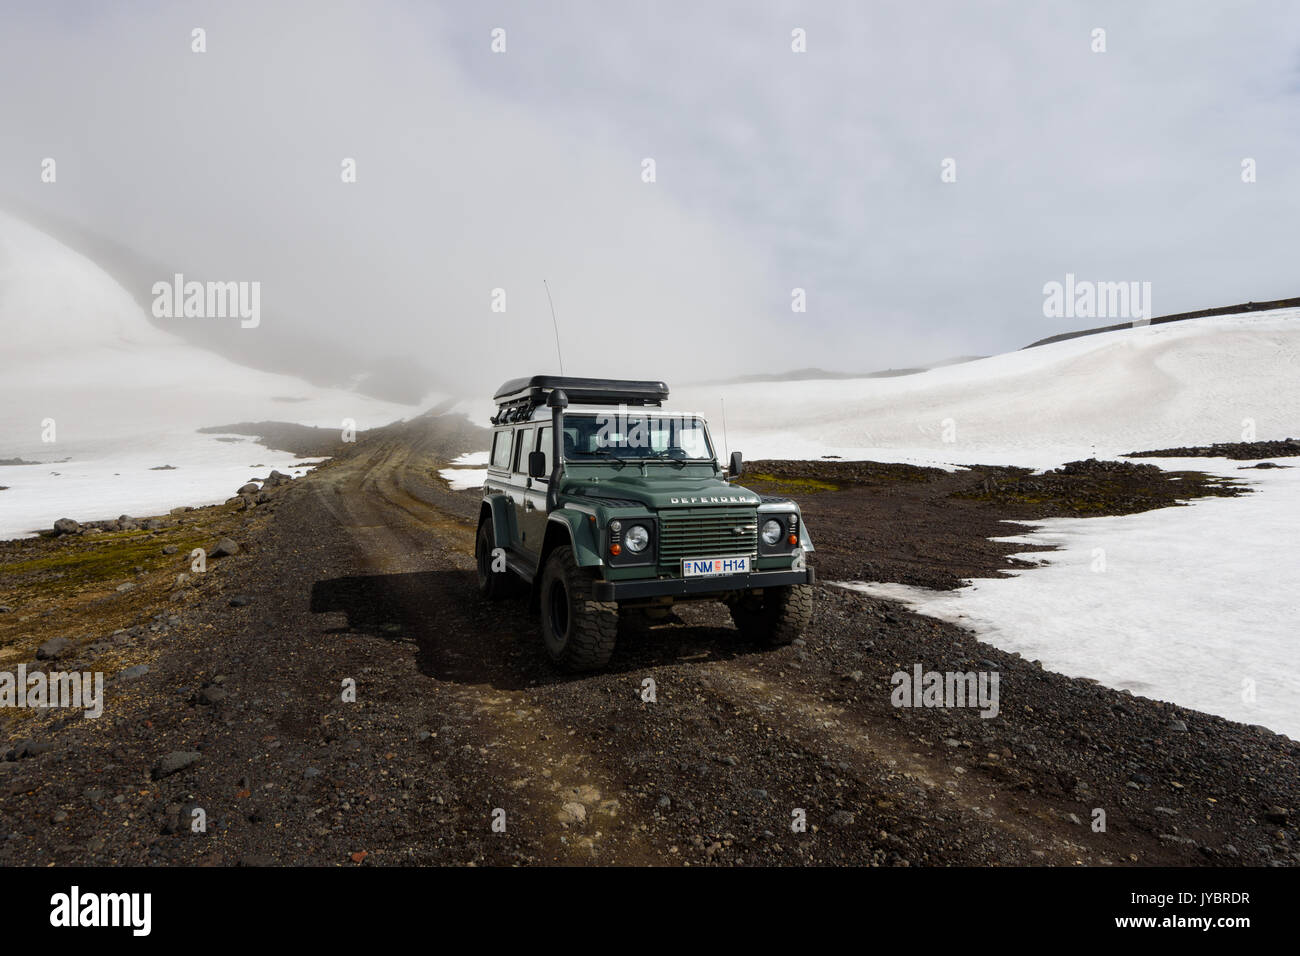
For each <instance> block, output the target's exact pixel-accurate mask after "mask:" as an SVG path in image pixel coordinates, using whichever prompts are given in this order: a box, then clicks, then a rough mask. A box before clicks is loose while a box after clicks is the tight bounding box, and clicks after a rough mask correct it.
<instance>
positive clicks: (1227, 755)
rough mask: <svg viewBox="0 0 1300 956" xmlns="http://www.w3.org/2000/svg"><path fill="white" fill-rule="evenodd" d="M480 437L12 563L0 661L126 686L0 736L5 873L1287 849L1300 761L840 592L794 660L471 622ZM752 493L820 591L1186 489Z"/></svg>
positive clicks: (502, 617) (435, 440)
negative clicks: (787, 533) (807, 531)
mask: <svg viewBox="0 0 1300 956" xmlns="http://www.w3.org/2000/svg"><path fill="white" fill-rule="evenodd" d="M483 444H484V442H483V438H482V434H481V432H480V431H479V430H477V429H474V428H472V427H471V426H468V425H466V424H464V423H463V422H462V421H460V420H457V419H451V418H447V417H441V418H440V417H437V416H430V417H427V418H424V419H418V420H416V421H414V422H412V423H408V424H405V425H402V426H396V427H393V428H390V429H384V430H380V431H378V432H376V433H372V434H370V435H367V436H365V437H364V438H363V440H362V441H360V442H358V443H357V444H356V445H355V446H352V447H350V448H349V449H347V450H346V452H345V454H344V455H343V456H342V457H339V458H337V459H335V460H334V461H331V462H330V463H328V464H326V465H324V466H322V467H321V468H319V469H317V470H316V471H315V472H313V473H312V474H310V475H309V476H307V477H305V478H303V479H299V480H296V481H292V482H285V483H277V482H272V484H271V486H270V487H267V486H266V485H265V484H264V483H262V482H255V483H254V484H255V485H256V486H257V487H256V488H245V489H241V490H242V491H243V494H242V495H241V496H239V497H237V498H234V499H232V500H231V501H230V502H229V503H227V504H226V505H223V506H217V507H214V508H205V509H198V510H195V511H189V512H181V513H180V514H173V515H167V516H160V517H158V518H157V519H156V520H157V521H158V522H160V523H161V524H160V525H159V526H153V527H150V526H148V522H143V523H142V522H140V521H139V520H138V519H128V521H127V522H126V525H127V527H123V522H121V521H119V522H118V527H117V529H116V530H114V529H112V528H101V529H97V530H96V531H87V530H85V529H84V527H81V528H76V529H74V528H71V527H68V528H66V529H65V530H66V532H67V533H65V534H62V535H58V536H55V535H53V534H52V535H51V536H49V537H47V538H41V539H33V540H30V541H21V542H9V543H5V544H4V545H2V546H0V579H2V580H3V584H2V585H0V605H4V606H5V610H4V611H3V612H0V651H2V652H3V654H4V657H3V659H0V669H7V670H13V669H15V668H16V667H17V666H18V665H19V664H22V665H24V666H26V667H27V668H29V669H38V668H39V669H46V670H52V669H55V668H57V669H60V670H72V669H77V670H102V671H103V672H104V673H105V675H106V677H107V679H108V680H107V684H106V687H105V696H106V702H105V708H104V714H103V716H101V717H99V718H96V719H89V718H86V717H82V716H79V715H78V712H75V711H67V710H48V711H39V710H30V709H28V710H22V711H19V710H14V709H8V710H5V711H0V720H3V721H4V723H3V725H2V727H3V740H4V741H5V742H4V743H0V753H2V752H4V751H6V750H7V751H8V754H7V756H8V757H9V758H10V759H7V760H4V761H0V862H3V863H5V864H11V865H12V864H21V865H39V866H45V865H49V864H70V863H96V864H108V863H113V864H121V863H157V864H186V865H232V864H244V865H262V864H319V865H343V866H370V865H386V864H400V863H415V864H497V865H502V864H516V863H575V864H577V863H591V862H596V863H605V864H681V865H734V864H741V865H744V864H861V865H893V866H901V865H935V864H978V865H1020V864H1057V865H1076V864H1090V865H1112V864H1175V865H1184V864H1200V863H1221V864H1224V863H1226V864H1237V863H1240V864H1252V865H1260V864H1294V863H1296V862H1297V861H1298V860H1300V854H1297V849H1296V836H1297V834H1296V817H1295V813H1296V808H1297V806H1298V800H1297V798H1298V796H1300V774H1298V773H1297V771H1298V770H1300V745H1297V744H1296V743H1294V742H1292V741H1290V740H1288V739H1286V738H1284V737H1280V736H1278V735H1276V734H1273V733H1271V732H1269V731H1267V730H1264V729H1262V728H1253V727H1246V726H1242V725H1240V724H1234V723H1230V722H1228V721H1225V720H1222V719H1220V718H1217V717H1211V716H1208V715H1205V714H1200V713H1196V712H1192V711H1188V710H1185V709H1183V708H1179V707H1175V706H1172V705H1169V704H1163V703H1160V702H1158V701H1153V700H1147V699H1143V698H1138V697H1133V696H1131V695H1128V694H1125V693H1118V692H1114V691H1110V690H1107V689H1105V688H1101V687H1099V686H1096V685H1095V684H1092V683H1090V682H1088V681H1083V680H1073V679H1069V678H1065V677H1061V676H1059V675H1055V674H1051V673H1048V672H1045V671H1043V670H1042V669H1041V668H1040V667H1039V666H1037V664H1036V663H1034V662H1032V661H1026V660H1023V659H1021V658H1019V657H1017V656H1015V655H1011V654H1006V653H1003V652H1001V651H998V650H996V649H995V648H992V647H990V646H988V645H985V644H981V643H979V642H978V641H976V640H975V639H974V638H973V636H972V635H970V634H969V633H967V632H965V631H963V630H961V629H960V628H957V627H953V626H951V625H948V624H944V623H941V622H937V621H932V620H929V619H926V618H922V617H919V616H916V615H914V614H911V613H910V612H908V611H906V610H904V609H903V608H901V607H900V606H898V605H895V604H892V603H889V602H885V601H878V600H872V599H868V598H865V597H863V596H861V595H859V594H855V593H851V592H848V591H845V590H844V589H841V588H836V587H834V586H831V585H827V584H825V583H823V584H822V585H819V587H818V590H817V602H816V610H815V615H814V621H813V626H812V627H811V629H810V630H809V632H808V634H807V635H806V637H805V638H804V639H803V640H801V641H800V642H798V643H796V644H795V645H794V646H791V647H786V648H781V649H778V650H772V651H760V650H757V649H755V648H753V647H750V646H747V645H745V644H744V643H742V642H740V641H739V640H738V639H737V638H736V635H735V631H734V630H733V629H732V628H731V626H730V622H729V619H728V616H727V614H726V612H725V610H723V609H722V608H721V607H719V606H715V605H710V604H696V605H685V606H682V607H681V609H680V611H679V619H678V620H676V621H673V622H670V623H668V624H666V625H662V626H657V627H654V628H651V629H649V630H648V631H642V630H637V629H633V628H630V627H629V628H628V631H627V633H626V634H625V635H624V636H623V639H622V641H621V643H620V647H619V649H618V651H616V654H615V658H614V661H613V662H612V666H611V667H610V669H609V670H608V671H606V672H603V673H599V674H592V675H581V676H573V675H563V674H559V673H556V672H555V671H554V670H553V669H552V668H551V667H550V665H549V663H548V662H547V660H546V658H545V654H544V652H543V650H542V648H541V641H540V637H539V636H538V631H537V626H536V623H535V621H534V619H533V615H532V614H531V613H530V612H529V610H528V608H527V605H526V602H524V601H522V600H516V601H507V602H505V603H501V604H488V603H485V602H483V601H481V600H480V599H479V598H478V597H477V595H476V592H475V589H474V572H473V563H472V558H471V549H472V538H473V532H474V517H475V514H476V508H477V498H476V496H475V495H474V494H473V493H454V492H451V491H449V490H448V488H447V486H446V484H445V483H444V482H442V481H441V480H440V479H439V478H438V477H437V468H438V467H440V466H443V465H445V463H446V462H447V461H449V460H450V459H452V458H454V457H455V456H456V455H458V454H460V453H462V452H465V451H470V450H475V449H477V448H481V447H483ZM751 468H752V473H751V474H750V475H748V476H747V477H746V478H745V482H744V483H745V484H746V485H747V486H749V487H753V488H755V489H756V490H763V491H778V492H784V493H792V494H795V495H796V496H797V497H798V498H799V500H800V501H801V503H802V505H803V507H804V511H805V515H806V516H807V520H808V523H809V527H810V528H811V529H812V531H813V535H814V539H815V541H816V543H817V546H818V552H817V554H816V556H815V560H814V563H815V564H816V565H817V566H818V570H819V576H820V578H821V579H822V581H823V582H826V581H829V580H836V579H839V580H844V579H851V578H869V579H872V580H897V581H903V582H905V583H913V584H924V585H929V586H939V587H947V586H953V585H955V583H956V582H957V581H958V580H959V579H960V578H962V577H968V576H972V575H982V574H996V573H999V571H1000V570H1004V569H1005V568H1007V567H1008V566H1009V565H1008V563H1007V552H1008V551H1009V550H1010V549H1009V547H1008V546H1004V545H997V544H994V543H992V542H989V541H988V540H987V538H988V537H989V536H990V535H993V534H1003V533H1005V530H1006V526H1005V525H1003V524H1000V522H1002V521H1003V520H1004V519H1007V518H1029V517H1041V516H1045V515H1047V514H1053V513H1069V514H1079V513H1100V512H1102V511H1104V510H1105V499H1106V497H1107V496H1108V495H1109V496H1111V497H1113V498H1114V499H1115V502H1114V504H1115V506H1116V507H1117V508H1119V509H1121V510H1123V509H1129V510H1136V509H1138V507H1139V505H1140V503H1141V502H1147V504H1146V506H1148V507H1151V506H1158V505H1162V504H1169V503H1171V502H1172V501H1173V500H1175V499H1174V497H1173V495H1174V491H1172V490H1170V489H1169V488H1168V487H1167V484H1168V478H1166V477H1162V476H1161V475H1160V474H1159V473H1155V474H1153V473H1152V472H1151V471H1149V470H1147V469H1143V468H1141V467H1135V466H1128V467H1110V466H1108V465H1107V466H1104V467H1103V464H1101V463H1091V464H1089V463H1082V464H1076V465H1074V466H1068V467H1067V468H1065V469H1063V470H1062V471H1061V472H1060V473H1059V474H1055V475H1052V476H1037V477H1035V476H1031V475H1029V473H1027V472H1025V473H1020V472H1017V471H1016V470H1012V469H973V470H971V471H963V472H953V473H948V472H942V471H931V470H925V469H916V468H910V467H908V466H899V465H875V464H870V463H792V462H757V463H754V464H753V465H752V466H751ZM250 477H251V476H250ZM1198 481H1199V479H1198ZM1177 484H1178V488H1177V495H1178V496H1180V497H1186V496H1188V495H1189V494H1192V493H1198V492H1202V493H1215V494H1218V493H1235V491H1236V489H1233V488H1230V487H1225V486H1224V485H1223V484H1222V483H1218V482H1203V484H1202V486H1200V487H1199V488H1194V487H1193V486H1192V485H1190V484H1189V483H1188V482H1186V481H1180V482H1178V483H1177ZM1107 489H1109V490H1107ZM130 525H136V526H137V527H130ZM222 539H229V543H228V544H226V545H221V544H220V543H221V541H222ZM232 545H233V546H232ZM196 547H197V548H202V549H203V550H204V557H205V564H206V570H205V571H202V572H196V571H194V570H193V569H192V565H191V561H192V558H191V557H190V555H191V552H192V551H193V549H194V548H196ZM1014 547H1015V549H1016V550H1022V551H1023V550H1025V548H1024V546H1023V545H1017V546H1014ZM209 553H210V554H211V557H208V554H209ZM180 575H186V577H185V578H184V579H182V578H181V577H180ZM123 584H131V585H133V586H132V587H129V588H125V589H123V588H122V587H121V585H123ZM59 638H63V639H65V641H66V642H60V641H58V640H57V639H59ZM42 648H43V649H42ZM916 664H921V665H922V666H923V668H924V669H925V670H938V671H947V670H959V671H972V670H978V671H986V672H993V671H996V672H997V674H998V675H999V680H1000V698H1001V700H1000V708H1001V709H1000V713H999V715H998V716H997V717H996V718H994V719H987V720H986V719H983V718H981V717H980V716H979V713H978V711H977V710H975V709H970V708H951V709H941V708H929V709H926V708H895V707H894V706H892V705H891V702H890V698H891V691H892V689H893V685H892V684H891V680H890V678H891V675H893V674H894V673H895V672H897V671H904V672H910V671H911V670H912V668H913V666H914V665H916ZM647 682H653V683H652V684H650V683H647ZM353 687H355V700H353V699H352V698H351V695H350V693H349V690H350V688H353ZM650 687H653V691H654V693H653V700H649V699H647V697H649V696H651V695H650V694H649V693H648V688H650ZM199 811H201V812H199ZM1098 811H1101V812H1102V813H1104V820H1105V829H1104V831H1098V830H1097V829H1095V828H1094V826H1093V825H1092V823H1093V821H1094V820H1095V819H1099V815H1098ZM800 818H802V819H806V822H807V827H806V830H804V831H802V832H796V831H795V830H793V829H792V827H791V823H792V821H795V820H798V819H800ZM200 821H201V822H202V823H203V827H201V828H198V827H196V823H197V822H200ZM196 830H197V832H196Z"/></svg>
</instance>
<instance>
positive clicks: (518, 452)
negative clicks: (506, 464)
mask: <svg viewBox="0 0 1300 956" xmlns="http://www.w3.org/2000/svg"><path fill="white" fill-rule="evenodd" d="M532 450H533V430H532V429H531V428H521V429H519V431H517V432H515V471H517V472H519V473H520V474H524V473H527V471H528V453H529V452H530V451H532Z"/></svg>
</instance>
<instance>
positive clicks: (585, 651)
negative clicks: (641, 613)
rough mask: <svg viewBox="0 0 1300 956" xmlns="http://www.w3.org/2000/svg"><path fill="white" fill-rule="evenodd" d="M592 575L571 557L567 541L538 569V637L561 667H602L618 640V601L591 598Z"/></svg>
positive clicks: (571, 550)
mask: <svg viewBox="0 0 1300 956" xmlns="http://www.w3.org/2000/svg"><path fill="white" fill-rule="evenodd" d="M594 580H595V579H594V577H593V576H592V575H591V574H589V573H588V572H586V571H584V570H583V569H582V568H580V567H578V566H577V564H575V563H574V560H573V549H572V548H571V547H569V546H568V545H565V546H563V547H560V548H556V549H555V550H554V551H552V552H551V556H550V557H549V558H548V559H547V561H546V568H545V570H544V571H543V572H542V585H541V593H540V601H539V603H540V605H541V619H542V640H543V641H544V642H545V643H546V652H547V653H548V654H550V656H551V660H552V661H554V662H555V663H556V664H558V665H559V666H560V667H562V668H564V669H565V670H571V671H589V670H595V669H596V668H600V667H604V666H605V665H606V664H608V663H609V658H610V655H611V654H613V653H614V645H615V643H617V640H618V604H617V602H614V601H597V600H594V599H593V598H592V583H593V581H594Z"/></svg>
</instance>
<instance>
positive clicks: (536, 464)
mask: <svg viewBox="0 0 1300 956" xmlns="http://www.w3.org/2000/svg"><path fill="white" fill-rule="evenodd" d="M528 477H529V478H545V477H546V452H544V451H530V452H529V453H528Z"/></svg>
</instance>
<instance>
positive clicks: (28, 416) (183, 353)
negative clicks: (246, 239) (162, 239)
mask: <svg viewBox="0 0 1300 956" xmlns="http://www.w3.org/2000/svg"><path fill="white" fill-rule="evenodd" d="M159 278H160V279H161V278H166V277H161V276H160V277H159ZM172 321H176V322H198V321H231V322H237V321H238V320H237V319H174V320H172ZM242 332H243V334H246V335H257V334H258V330H257V329H255V328H250V329H245V330H242ZM0 335H2V336H3V338H0V459H5V458H15V457H17V458H22V459H25V460H29V461H37V462H41V463H42V464H40V465H21V466H4V467H0V486H8V488H7V490H4V491H0V537H15V536H19V535H22V534H25V533H29V532H31V531H32V530H34V529H37V528H47V527H49V526H50V524H51V523H52V522H53V521H54V520H55V519H57V518H60V517H64V516H68V517H73V518H82V519H85V518H108V517H116V516H117V515H118V514H121V513H124V512H125V513H150V512H156V511H158V510H166V509H167V508H170V507H173V506H175V505H178V504H201V503H207V502H212V501H221V500H224V499H225V498H227V497H229V496H230V494H232V493H233V490H234V489H235V488H237V487H238V486H239V485H240V484H242V483H243V482H244V481H246V480H247V479H248V478H249V477H252V474H253V472H252V471H251V470H250V469H251V466H254V465H256V466H258V467H257V469H256V470H257V471H258V472H260V473H261V474H265V473H266V471H267V470H269V469H270V468H272V467H278V468H280V470H282V471H284V470H286V469H287V468H288V466H289V465H290V464H291V463H292V462H293V460H294V459H293V458H292V457H290V456H289V455H287V454H286V453H282V452H270V451H267V450H266V449H265V448H262V447H261V446H254V445H252V444H251V443H249V442H248V441H247V440H246V439H240V440H238V441H221V440H219V439H218V437H217V436H213V435H201V434H198V433H197V431H196V429H197V428H200V427H204V426H210V425H221V424H227V423H233V422H242V421H262V420H278V421H293V422H299V423H301V424H307V425H319V426H324V427H331V428H341V427H342V422H343V420H344V419H352V420H354V421H355V422H356V427H357V428H359V429H361V428H368V427H372V426H375V425H382V424H386V423H387V422H390V421H394V420H397V419H400V418H404V417H409V416H410V415H412V414H414V413H415V412H416V411H417V410H416V409H412V408H411V407H410V406H405V405H395V404H391V403H386V402H380V401H376V400H375V399H371V398H366V397H364V396H359V395H355V394H352V393H349V392H345V391H340V390H333V389H318V388H314V387H312V386H310V385H308V384H306V383H305V382H303V381H301V380H299V379H296V378H291V377H288V376H281V375H271V374H267V373H264V372H258V371H254V370H252V369H248V368H244V367H242V366H239V365H236V364H234V363H232V362H230V361H228V360H226V359H224V358H221V357H220V356H217V355H215V354H212V353H209V352H205V351H203V350H201V349H197V348H195V347H193V346H191V345H188V344H186V343H185V342H184V341H182V340H181V339H180V338H178V337H176V336H172V335H170V334H168V333H166V332H164V331H161V330H159V329H157V328H155V327H154V326H153V325H151V324H150V322H149V320H148V318H147V316H146V315H145V314H144V313H143V311H142V310H141V309H140V307H139V305H138V304H137V303H136V302H135V301H134V300H133V299H132V298H131V296H130V295H129V294H128V293H127V292H126V290H124V289H123V288H121V286H119V285H118V284H117V283H116V282H115V281H114V280H113V279H112V278H111V277H109V276H108V275H107V274H106V273H105V272H104V271H103V270H102V269H100V268H98V267H97V266H96V265H95V264H94V263H93V262H90V261H89V260H87V259H86V258H85V257H83V256H81V255H79V254H78V253H76V252H74V251H73V250H71V249H69V248H67V247H66V246H64V245H62V244H61V243H59V242H58V241H56V240H55V239H53V238H51V237H50V236H48V235H46V234H45V233H43V232H41V231H40V230H37V229H35V228H33V227H31V226H29V225H28V224H26V223H24V222H22V221H21V220H18V219H15V218H13V217H10V216H7V215H5V214H3V213H0ZM49 421H52V422H53V437H54V439H55V440H54V441H53V442H48V441H45V440H44V439H45V438H47V437H49V436H50V434H51V429H50V426H49V425H48V422H49ZM165 465H171V466H173V468H174V469H175V470H168V471H154V470H151V469H153V468H155V467H161V466H165Z"/></svg>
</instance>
